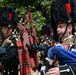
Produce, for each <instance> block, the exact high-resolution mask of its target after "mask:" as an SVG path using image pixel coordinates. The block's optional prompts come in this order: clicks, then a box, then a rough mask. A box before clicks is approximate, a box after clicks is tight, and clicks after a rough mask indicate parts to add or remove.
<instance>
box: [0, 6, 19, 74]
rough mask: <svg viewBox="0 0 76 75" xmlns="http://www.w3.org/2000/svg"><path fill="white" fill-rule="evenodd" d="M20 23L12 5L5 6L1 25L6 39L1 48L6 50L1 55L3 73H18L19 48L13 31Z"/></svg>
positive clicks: (0, 17) (0, 18)
mask: <svg viewBox="0 0 76 75" xmlns="http://www.w3.org/2000/svg"><path fill="white" fill-rule="evenodd" d="M17 23H18V16H17V14H16V12H15V11H14V10H13V8H12V7H11V6H8V7H5V8H3V9H2V10H1V12H0V25H1V26H2V33H3V37H4V41H3V43H2V45H1V48H4V49H5V50H6V53H4V54H3V55H2V56H1V57H0V62H1V64H2V71H1V72H0V73H3V75H8V74H9V75H18V64H19V61H18V57H17V56H18V50H17V46H16V41H15V38H14V37H13V36H12V32H13V30H14V28H15V27H16V25H17Z"/></svg>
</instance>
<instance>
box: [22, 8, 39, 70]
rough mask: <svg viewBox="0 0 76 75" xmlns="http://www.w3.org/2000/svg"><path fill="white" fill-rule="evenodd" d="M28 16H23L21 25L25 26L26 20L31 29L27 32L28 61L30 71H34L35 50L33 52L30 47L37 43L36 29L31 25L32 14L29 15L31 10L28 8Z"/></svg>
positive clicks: (36, 65)
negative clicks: (30, 64)
mask: <svg viewBox="0 0 76 75" xmlns="http://www.w3.org/2000/svg"><path fill="white" fill-rule="evenodd" d="M27 13H28V14H27V15H26V16H25V21H24V23H23V24H26V23H27V22H26V21H27V20H28V23H29V24H31V27H30V30H29V33H30V34H29V42H30V51H29V52H30V53H29V55H30V59H31V62H32V69H34V70H36V69H37V68H38V57H37V50H33V49H32V48H31V45H37V43H38V37H37V35H36V28H35V26H34V25H33V21H32V13H31V9H30V7H29V8H28V12H27Z"/></svg>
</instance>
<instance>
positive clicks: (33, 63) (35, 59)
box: [30, 50, 39, 69]
mask: <svg viewBox="0 0 76 75" xmlns="http://www.w3.org/2000/svg"><path fill="white" fill-rule="evenodd" d="M30 62H31V66H32V69H38V64H39V61H38V56H37V51H35V50H31V53H30Z"/></svg>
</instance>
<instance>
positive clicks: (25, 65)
mask: <svg viewBox="0 0 76 75" xmlns="http://www.w3.org/2000/svg"><path fill="white" fill-rule="evenodd" d="M24 14H25V13H24ZM24 16H25V20H24V22H23V23H22V22H21V21H22V20H23V18H24ZM24 16H23V17H22V18H21V20H20V21H19V22H20V23H18V25H17V27H18V28H19V30H20V31H21V32H22V36H20V37H19V38H18V37H17V40H16V44H17V46H18V54H19V63H20V64H19V65H20V75H30V72H31V69H33V68H36V69H37V67H38V57H37V51H35V50H32V49H31V53H29V50H28V47H27V46H29V47H31V46H30V45H31V44H34V43H37V42H38V38H37V36H36V34H35V33H36V31H35V30H36V29H35V27H33V26H32V33H34V32H35V33H34V36H33V37H34V38H32V37H31V39H30V38H29V35H28V33H27V31H26V28H25V27H24V25H25V24H27V23H28V22H29V20H30V23H32V14H31V11H30V8H29V7H28V8H27V11H26V14H25V15H24ZM21 23H22V24H21ZM32 33H31V34H32ZM34 39H36V40H35V41H34ZM30 40H31V41H30ZM31 55H32V57H31ZM31 58H32V60H31ZM32 64H33V65H32Z"/></svg>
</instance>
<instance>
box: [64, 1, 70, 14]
mask: <svg viewBox="0 0 76 75" xmlns="http://www.w3.org/2000/svg"><path fill="white" fill-rule="evenodd" d="M64 2H65V7H66V9H67V13H68V14H71V4H70V0H64Z"/></svg>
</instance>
